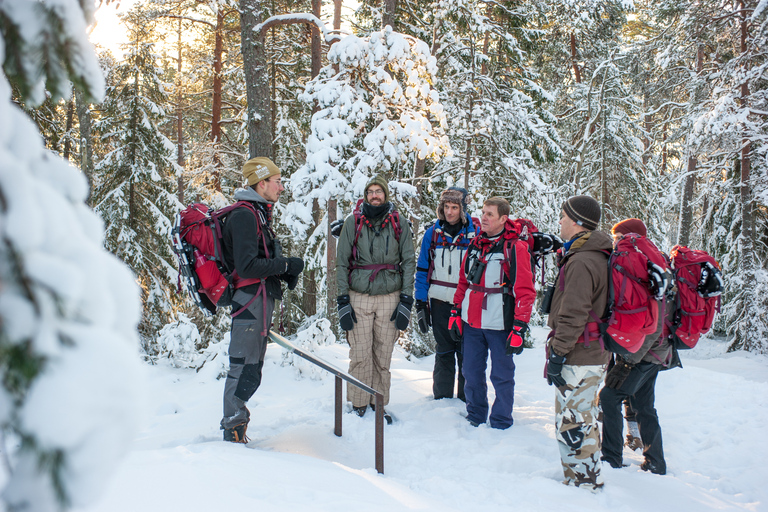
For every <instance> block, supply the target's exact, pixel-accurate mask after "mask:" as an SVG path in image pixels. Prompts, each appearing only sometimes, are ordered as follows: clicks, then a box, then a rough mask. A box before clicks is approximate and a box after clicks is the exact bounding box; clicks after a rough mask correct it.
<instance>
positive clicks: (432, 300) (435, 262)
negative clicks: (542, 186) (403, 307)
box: [416, 187, 479, 401]
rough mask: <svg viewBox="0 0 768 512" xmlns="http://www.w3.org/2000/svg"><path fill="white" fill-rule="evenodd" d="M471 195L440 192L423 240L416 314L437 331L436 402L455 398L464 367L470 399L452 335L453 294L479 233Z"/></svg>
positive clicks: (459, 394) (425, 327)
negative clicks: (469, 206) (470, 205)
mask: <svg viewBox="0 0 768 512" xmlns="http://www.w3.org/2000/svg"><path fill="white" fill-rule="evenodd" d="M468 202H469V193H468V192H467V191H466V190H465V189H463V188H460V187H450V188H448V189H446V190H444V191H443V193H442V194H441V195H440V203H439V204H438V206H437V221H435V223H434V224H432V225H431V226H429V227H427V230H426V232H425V233H424V238H422V239H421V252H420V253H419V261H418V262H417V264H416V318H417V320H418V325H419V330H421V332H423V333H426V332H428V331H429V326H430V325H431V326H432V332H433V333H434V335H435V343H436V347H435V369H434V371H433V372H432V393H433V395H434V397H435V400H439V399H441V398H453V393H454V389H455V387H456V370H457V366H458V385H459V387H458V390H456V396H457V397H458V398H459V399H460V400H462V401H463V400H464V376H463V375H462V373H461V363H462V359H463V358H462V354H461V342H460V341H459V342H457V341H455V340H454V339H453V338H451V334H450V331H449V330H448V319H449V318H450V316H451V308H452V307H453V294H454V293H455V292H456V286H457V285H458V283H459V273H460V272H459V269H460V268H461V261H462V259H463V258H464V254H465V253H466V252H467V247H468V246H469V244H470V242H471V241H472V240H473V239H474V237H475V235H476V234H477V233H478V230H479V226H475V224H474V222H473V221H472V217H470V215H469V213H467V203H468Z"/></svg>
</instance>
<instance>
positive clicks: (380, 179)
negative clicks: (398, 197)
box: [363, 174, 389, 203]
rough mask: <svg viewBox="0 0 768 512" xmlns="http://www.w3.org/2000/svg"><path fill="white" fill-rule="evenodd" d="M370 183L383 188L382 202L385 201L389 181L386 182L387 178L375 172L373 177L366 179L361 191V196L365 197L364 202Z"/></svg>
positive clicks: (387, 197) (387, 199)
mask: <svg viewBox="0 0 768 512" xmlns="http://www.w3.org/2000/svg"><path fill="white" fill-rule="evenodd" d="M371 185H378V186H380V187H381V188H383V189H384V202H385V203H386V202H387V201H389V183H388V182H387V178H385V177H384V176H383V175H381V174H375V175H374V176H373V178H371V179H370V181H368V183H366V185H365V190H364V191H363V197H365V202H366V203H367V202H368V189H369V188H370V187H371Z"/></svg>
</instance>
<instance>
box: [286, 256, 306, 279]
mask: <svg viewBox="0 0 768 512" xmlns="http://www.w3.org/2000/svg"><path fill="white" fill-rule="evenodd" d="M302 270H304V260H303V259H301V258H288V268H287V269H285V273H286V274H290V275H292V276H298V275H299V274H301V271H302Z"/></svg>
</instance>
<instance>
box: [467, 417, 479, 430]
mask: <svg viewBox="0 0 768 512" xmlns="http://www.w3.org/2000/svg"><path fill="white" fill-rule="evenodd" d="M467 421H468V422H469V424H470V425H472V426H473V427H475V428H477V427H479V426H480V424H479V423H478V422H476V421H473V420H471V419H469V417H467Z"/></svg>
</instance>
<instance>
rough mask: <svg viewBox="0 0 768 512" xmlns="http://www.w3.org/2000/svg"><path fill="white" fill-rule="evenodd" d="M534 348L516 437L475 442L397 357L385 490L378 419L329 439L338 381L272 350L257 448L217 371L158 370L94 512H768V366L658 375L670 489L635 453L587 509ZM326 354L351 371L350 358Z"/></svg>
mask: <svg viewBox="0 0 768 512" xmlns="http://www.w3.org/2000/svg"><path fill="white" fill-rule="evenodd" d="M534 334H535V335H536V336H537V342H536V348H534V349H532V350H526V351H525V352H524V353H523V355H521V356H519V357H516V358H515V360H516V363H517V375H516V381H517V390H516V403H515V412H514V418H515V425H514V426H513V427H512V428H511V429H510V430H507V431H497V430H493V429H491V428H489V427H487V426H485V425H481V426H480V427H479V428H473V427H471V426H470V425H469V424H468V423H467V422H466V420H465V419H464V417H463V415H464V414H465V411H464V404H463V403H462V402H460V401H458V400H456V399H453V400H439V401H435V400H432V399H431V389H432V365H433V363H434V358H433V357H428V358H424V359H421V360H413V361H409V360H408V359H407V358H406V357H405V354H404V353H402V352H401V351H399V350H397V351H396V353H395V357H394V360H393V365H392V366H393V371H392V373H393V379H392V381H393V385H392V403H391V404H390V406H389V407H388V409H389V410H391V412H393V413H394V415H395V416H396V418H397V421H396V422H395V423H394V424H393V425H391V426H387V427H385V441H384V450H385V456H384V471H385V474H384V475H378V474H377V473H376V471H375V470H374V469H373V468H374V419H373V414H371V413H369V414H367V415H366V416H365V417H364V418H362V419H361V418H358V417H356V416H354V415H352V414H345V415H344V418H343V422H344V423H343V437H340V438H338V437H336V436H334V435H333V396H334V379H333V377H332V376H331V375H330V374H327V373H326V374H323V375H316V374H311V375H310V376H307V373H306V372H305V373H304V374H302V373H301V372H300V371H298V370H297V369H296V368H295V367H293V366H288V365H284V363H283V361H284V360H285V358H284V357H283V354H282V349H280V347H278V346H276V345H274V344H271V345H270V346H269V349H268V352H267V361H266V364H265V369H264V380H263V383H262V386H261V388H260V389H259V390H258V391H257V392H256V394H255V395H254V397H253V398H252V399H251V401H250V403H249V407H250V409H251V412H252V416H251V425H250V427H249V430H248V436H249V437H250V438H251V442H250V443H249V444H248V446H247V447H244V446H240V445H234V444H229V443H224V442H223V441H221V431H219V429H218V422H219V419H220V415H221V394H222V391H223V386H224V384H223V381H220V380H218V381H217V380H215V377H214V375H215V374H216V372H215V371H214V370H213V369H211V370H210V371H207V372H206V370H205V369H204V371H202V372H200V373H195V372H194V371H193V370H179V369H175V368H170V367H167V366H166V367H162V366H157V367H152V368H151V375H152V377H151V378H152V382H150V383H149V385H150V386H151V389H153V390H154V392H153V395H152V397H151V399H150V400H149V408H150V410H149V412H148V415H147V416H148V418H149V421H148V422H147V424H146V425H145V427H144V429H143V431H142V433H141V435H140V437H139V438H138V439H137V440H136V442H135V446H134V450H133V452H132V453H131V455H130V456H129V457H128V460H127V461H126V462H125V463H124V464H123V465H122V466H121V468H120V469H119V470H118V475H117V478H116V479H115V480H114V481H113V482H112V484H111V487H110V489H109V490H108V492H107V495H106V496H105V498H104V500H103V501H102V502H101V503H100V504H99V505H97V506H96V507H94V508H91V509H87V512H96V511H99V512H102V511H110V512H123V511H124V512H135V511H136V510H141V511H144V512H153V511H158V512H159V511H169V510H180V511H184V512H209V511H213V510H258V511H260V512H261V511H278V510H279V511H283V510H296V511H308V510H311V511H329V512H330V511H379V510H381V511H389V512H394V511H399V510H435V511H454V510H455V511H475V510H477V511H481V510H483V511H489V510H505V509H507V510H508V509H512V508H514V509H515V510H517V511H539V510H553V509H559V510H566V509H567V510H593V511H606V512H607V511H611V512H616V511H625V510H626V511H634V510H637V511H641V510H642V511H646V510H675V511H697V512H698V511H702V510H705V511H706V510H718V511H720V510H765V509H766V506H768V505H766V503H768V500H767V497H768V496H767V494H768V491H766V488H765V482H766V481H768V470H766V465H765V460H766V456H767V455H768V453H766V452H767V451H768V448H766V443H765V442H764V440H763V437H762V434H763V432H764V428H763V425H764V424H765V423H766V416H767V415H768V413H767V412H766V411H768V407H766V406H767V405H768V404H767V403H766V402H767V399H766V396H768V370H766V368H767V367H768V365H766V363H767V362H768V358H765V357H764V356H754V355H750V354H743V353H739V354H722V351H721V349H720V347H721V346H720V344H719V343H718V342H716V341H708V340H705V341H704V342H702V343H703V346H702V347H698V348H697V350H695V351H689V352H686V353H683V354H682V358H683V364H684V365H685V368H684V369H683V370H680V369H676V370H673V371H669V372H663V373H661V374H660V376H659V379H658V383H657V387H656V390H657V402H656V406H657V410H658V412H659V417H660V421H661V425H662V429H663V434H664V443H665V446H664V448H665V452H666V458H667V465H668V471H669V473H668V474H667V475H666V476H657V475H652V474H648V473H644V472H643V471H641V470H640V469H639V464H640V462H642V456H641V455H640V454H639V453H632V452H630V451H629V450H628V449H626V450H625V453H624V459H625V462H628V463H630V464H631V465H630V466H629V467H627V468H624V469H611V468H610V467H608V466H603V472H604V475H605V482H606V484H605V489H604V491H603V492H601V493H598V494H592V493H589V492H586V491H583V490H579V489H575V488H572V487H566V486H564V485H562V484H561V483H560V481H561V480H562V472H561V468H560V461H559V455H558V450H557V444H556V442H555V440H554V391H553V389H552V388H551V387H549V386H547V385H546V381H545V380H544V379H543V378H542V369H543V365H544V355H543V348H542V347H543V339H544V335H545V331H544V330H542V329H534ZM316 353H317V354H318V355H319V356H320V357H322V358H325V359H326V360H327V361H329V362H331V363H332V364H334V365H336V366H337V367H339V368H343V369H346V367H347V364H348V358H347V347H346V345H342V344H333V345H323V346H318V347H316ZM706 354H709V355H711V357H705V355H706ZM489 388H490V389H491V390H492V387H490V384H489ZM491 393H492V391H491ZM81 512H86V511H85V510H83V511H81Z"/></svg>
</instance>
